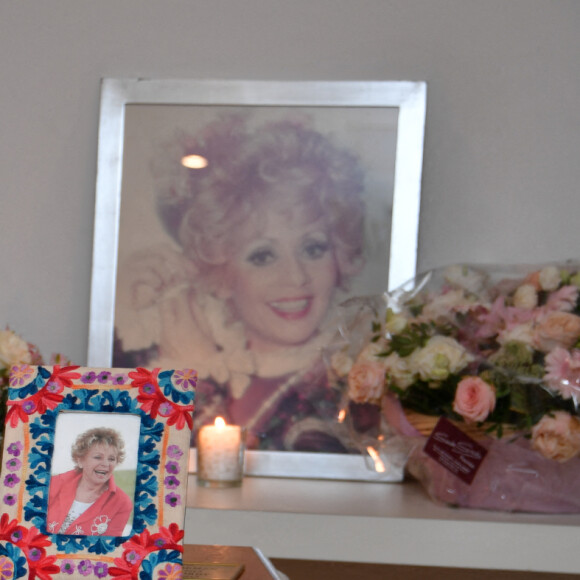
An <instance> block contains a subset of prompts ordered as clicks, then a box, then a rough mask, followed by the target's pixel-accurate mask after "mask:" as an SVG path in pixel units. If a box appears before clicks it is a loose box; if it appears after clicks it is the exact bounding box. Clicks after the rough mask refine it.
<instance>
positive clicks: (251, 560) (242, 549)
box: [183, 544, 277, 580]
mask: <svg viewBox="0 0 580 580" xmlns="http://www.w3.org/2000/svg"><path fill="white" fill-rule="evenodd" d="M183 562H184V563H186V562H187V563H206V564H209V563H212V564H244V572H243V573H242V576H241V580H273V579H277V575H276V571H275V570H274V568H273V567H272V565H271V564H270V562H269V560H268V559H267V558H265V557H264V555H263V554H262V552H261V551H260V550H259V549H258V548H252V547H248V546H201V545H192V544H186V545H184V546H183Z"/></svg>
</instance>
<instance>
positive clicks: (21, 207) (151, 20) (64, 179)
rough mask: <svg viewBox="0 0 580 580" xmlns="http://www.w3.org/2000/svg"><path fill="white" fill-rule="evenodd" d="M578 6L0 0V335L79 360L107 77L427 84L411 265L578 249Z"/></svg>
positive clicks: (538, 256) (346, 0)
mask: <svg viewBox="0 0 580 580" xmlns="http://www.w3.org/2000/svg"><path fill="white" fill-rule="evenodd" d="M579 27H580V2H578V1H577V0H292V1H291V2H288V1H282V0H280V1H272V0H270V1H268V0H237V1H235V2H233V1H230V0H211V1H210V0H208V1H200V0H98V1H94V0H91V1H88V0H50V1H49V2H47V1H46V0H3V1H2V3H0V75H1V76H0V79H1V81H0V199H1V205H0V248H1V251H0V272H2V279H1V282H0V325H2V326H3V325H4V324H10V325H11V326H12V327H13V328H15V329H16V330H17V331H18V332H20V333H22V334H24V335H25V337H26V338H27V339H28V340H31V341H34V342H36V343H38V344H39V345H40V347H41V350H42V352H43V353H44V354H45V355H48V354H50V353H51V352H52V351H55V350H60V351H64V352H65V353H66V354H68V355H69V356H70V357H72V359H73V360H74V361H75V362H77V363H80V364H83V363H85V362H86V350H87V335H88V308H89V288H90V279H91V252H92V245H93V240H92V228H93V212H94V197H95V189H94V184H95V175H96V153H97V127H98V106H99V82H100V79H101V77H152V78H162V77H187V78H195V79H204V78H224V79H245V80H253V79H264V80H355V81H356V80H425V81H427V83H428V105H427V126H426V145H425V157H424V173H423V199H422V206H421V226H420V240H419V244H420V245H419V267H420V269H426V268H430V267H434V266H438V265H442V264H446V263H450V262H456V261H473V262H482V261H483V262H517V261H545V260H554V259H564V258H568V257H573V256H578V253H579V252H578V249H579V248H580V228H579V227H578V226H577V221H578V215H579V213H580V212H579V211H578V209H579V205H580V204H579V202H578V195H579V183H580V162H579V160H578V157H579V153H580V114H579V113H578V104H577V100H578V98H579V97H580V58H579V55H580V35H579V34H578V28H579Z"/></svg>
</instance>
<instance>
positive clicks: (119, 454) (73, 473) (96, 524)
mask: <svg viewBox="0 0 580 580" xmlns="http://www.w3.org/2000/svg"><path fill="white" fill-rule="evenodd" d="M71 456H72V460H73V462H74V464H75V466H76V467H75V469H72V470H70V471H67V472H65V473H61V474H59V475H54V476H52V477H51V480H50V491H49V497H48V514H47V516H46V527H47V531H48V532H50V533H53V534H66V535H89V536H120V535H122V533H123V529H124V528H125V525H126V524H127V522H128V520H129V517H130V515H131V513H132V511H133V503H132V501H131V500H130V499H129V496H128V495H127V494H126V493H125V492H124V491H123V490H122V489H120V488H119V487H117V485H116V484H115V478H114V476H113V472H114V470H115V468H116V467H117V466H118V465H120V464H121V463H122V462H123V460H124V459H125V444H124V442H123V439H122V438H121V435H120V434H119V433H118V432H117V431H115V430H114V429H109V428H106V427H97V428H94V429H89V430H88V431H85V432H84V433H82V434H80V435H79V436H78V437H77V439H76V441H75V442H74V444H73V446H72V450H71Z"/></svg>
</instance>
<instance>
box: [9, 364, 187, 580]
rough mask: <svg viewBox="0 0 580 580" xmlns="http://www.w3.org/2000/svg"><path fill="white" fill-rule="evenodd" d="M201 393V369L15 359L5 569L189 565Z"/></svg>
mask: <svg viewBox="0 0 580 580" xmlns="http://www.w3.org/2000/svg"><path fill="white" fill-rule="evenodd" d="M194 393H195V371H193V370H191V369H184V370H161V369H153V370H145V369H119V368H116V369H114V368H87V367H77V366H58V365H55V366H31V365H18V366H15V367H13V368H12V369H11V373H10V386H9V391H8V402H7V408H8V412H7V418H6V429H5V435H4V448H3V455H2V472H1V476H0V477H1V481H0V487H1V489H0V501H1V502H2V517H1V518H0V570H1V571H2V573H4V574H5V575H6V576H5V577H7V578H8V577H9V578H14V579H16V578H54V579H57V578H71V577H73V578H81V577H91V578H116V577H124V578H137V577H138V578H141V579H143V580H145V579H151V580H153V578H160V577H163V574H165V575H166V576H165V577H173V576H171V574H174V575H176V574H179V573H180V572H181V567H182V553H183V535H184V529H183V526H184V516H185V495H186V489H187V473H188V460H189V441H190V435H191V426H192V414H193V399H194ZM8 572H10V574H11V575H8Z"/></svg>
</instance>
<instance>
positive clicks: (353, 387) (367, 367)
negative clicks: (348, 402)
mask: <svg viewBox="0 0 580 580" xmlns="http://www.w3.org/2000/svg"><path fill="white" fill-rule="evenodd" d="M384 384H385V366H384V365H383V364H381V363H380V362H378V361H369V360H362V361H359V362H356V363H355V364H354V365H353V366H352V368H351V369H350V372H349V373H348V396H349V397H350V399H352V400H353V401H354V402H355V403H368V402H372V401H378V400H379V399H380V398H381V397H382V395H383V388H384Z"/></svg>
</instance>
